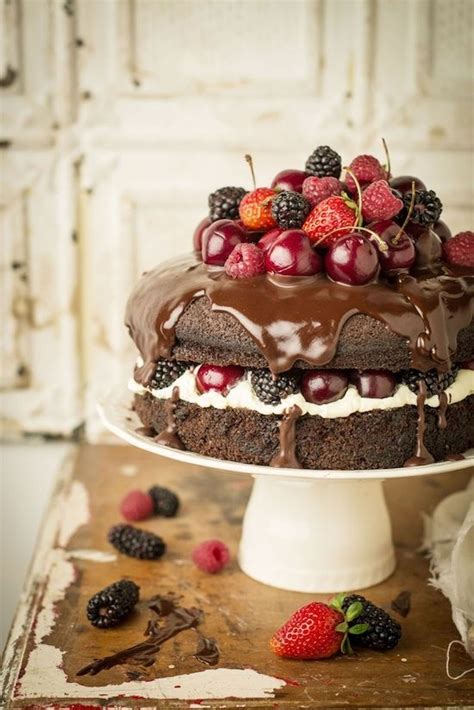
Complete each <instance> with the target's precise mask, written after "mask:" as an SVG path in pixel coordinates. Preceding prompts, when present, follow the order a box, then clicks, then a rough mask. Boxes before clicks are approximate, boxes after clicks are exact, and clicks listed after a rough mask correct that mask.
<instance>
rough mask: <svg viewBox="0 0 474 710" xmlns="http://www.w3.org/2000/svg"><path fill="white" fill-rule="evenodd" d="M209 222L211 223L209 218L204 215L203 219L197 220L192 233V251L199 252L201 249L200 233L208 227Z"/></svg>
mask: <svg viewBox="0 0 474 710" xmlns="http://www.w3.org/2000/svg"><path fill="white" fill-rule="evenodd" d="M210 224H211V220H210V218H209V217H204V219H202V220H201V221H200V222H199V224H198V226H197V227H196V229H195V230H194V234H193V247H194V251H198V252H199V253H201V249H202V235H203V234H204V232H205V231H206V229H207V228H208V227H209V225H210Z"/></svg>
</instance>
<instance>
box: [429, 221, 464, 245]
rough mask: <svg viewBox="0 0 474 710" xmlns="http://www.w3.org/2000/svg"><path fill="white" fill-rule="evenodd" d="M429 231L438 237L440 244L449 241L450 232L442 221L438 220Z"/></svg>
mask: <svg viewBox="0 0 474 710" xmlns="http://www.w3.org/2000/svg"><path fill="white" fill-rule="evenodd" d="M431 229H432V230H433V232H435V234H437V235H438V237H439V238H440V239H441V241H442V243H443V244H444V242H447V241H449V240H450V239H451V238H452V236H453V235H452V234H451V230H450V228H449V227H448V225H447V224H446V222H443V220H442V219H439V220H438V221H437V222H436V224H434V225H433V226H432V227H431ZM471 233H472V232H471Z"/></svg>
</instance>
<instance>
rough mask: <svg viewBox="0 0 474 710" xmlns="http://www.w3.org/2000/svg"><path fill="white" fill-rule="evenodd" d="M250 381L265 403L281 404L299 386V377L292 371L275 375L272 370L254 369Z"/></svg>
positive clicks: (296, 390)
mask: <svg viewBox="0 0 474 710" xmlns="http://www.w3.org/2000/svg"><path fill="white" fill-rule="evenodd" d="M250 382H251V384H252V387H253V390H254V392H255V394H256V395H257V397H258V398H259V399H260V400H261V401H262V402H265V404H279V403H280V402H281V400H282V399H284V398H285V397H288V395H290V394H295V392H298V388H299V378H298V377H297V376H296V375H295V374H294V373H292V372H284V373H283V374H281V375H275V376H274V375H272V373H271V372H270V370H263V369H262V370H252V372H251V373H250Z"/></svg>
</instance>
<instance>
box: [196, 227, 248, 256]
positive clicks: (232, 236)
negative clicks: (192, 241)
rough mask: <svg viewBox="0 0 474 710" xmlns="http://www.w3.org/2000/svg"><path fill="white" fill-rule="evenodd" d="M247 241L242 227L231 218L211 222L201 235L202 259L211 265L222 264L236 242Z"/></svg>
mask: <svg viewBox="0 0 474 710" xmlns="http://www.w3.org/2000/svg"><path fill="white" fill-rule="evenodd" d="M246 241H247V234H246V232H245V230H244V229H242V227H239V225H238V224H237V223H236V222H234V221H233V220H231V219H219V220H218V221H217V222H213V223H212V224H211V225H210V226H209V227H208V228H207V229H206V230H205V231H204V234H203V235H202V260H203V261H204V263H205V264H210V265H212V266H224V264H225V262H226V259H227V257H228V256H229V254H230V253H231V251H232V249H233V248H234V247H235V245H236V244H240V243H241V242H246Z"/></svg>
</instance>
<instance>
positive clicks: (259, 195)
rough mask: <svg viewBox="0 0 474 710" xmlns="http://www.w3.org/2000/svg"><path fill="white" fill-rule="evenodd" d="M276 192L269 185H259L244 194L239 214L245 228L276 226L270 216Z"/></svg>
mask: <svg viewBox="0 0 474 710" xmlns="http://www.w3.org/2000/svg"><path fill="white" fill-rule="evenodd" d="M277 194H278V193H277V192H276V190H272V189H270V188H269V187H259V188H257V189H256V190H253V192H249V193H247V194H246V195H245V197H244V198H243V199H242V200H241V202H240V205H239V215H240V219H241V220H242V222H243V223H244V225H245V226H246V227H247V229H257V230H264V229H265V230H266V229H272V228H273V227H277V226H278V225H277V223H276V220H275V219H274V217H273V216H272V201H273V198H274V197H275V196H276V195H277Z"/></svg>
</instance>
